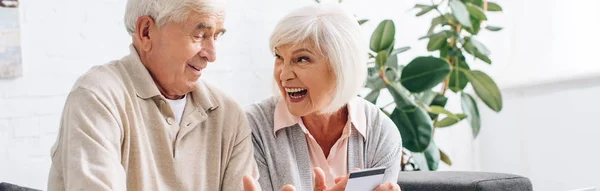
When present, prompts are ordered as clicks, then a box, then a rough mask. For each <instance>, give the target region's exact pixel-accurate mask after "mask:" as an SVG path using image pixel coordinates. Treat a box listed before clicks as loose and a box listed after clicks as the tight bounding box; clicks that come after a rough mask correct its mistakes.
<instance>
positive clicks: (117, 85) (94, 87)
mask: <svg viewBox="0 0 600 191" xmlns="http://www.w3.org/2000/svg"><path fill="white" fill-rule="evenodd" d="M119 62H120V61H118V60H115V61H111V62H109V63H106V64H103V65H96V66H93V67H92V68H90V69H89V70H88V71H87V72H85V73H84V74H83V75H81V76H80V77H79V78H78V79H77V81H76V82H75V84H74V85H73V88H72V89H73V90H75V89H86V90H88V91H90V92H92V93H94V94H102V93H110V92H113V93H114V92H122V91H126V88H125V82H126V80H125V79H124V78H126V74H124V73H125V72H124V70H123V68H122V67H120V66H119Z"/></svg>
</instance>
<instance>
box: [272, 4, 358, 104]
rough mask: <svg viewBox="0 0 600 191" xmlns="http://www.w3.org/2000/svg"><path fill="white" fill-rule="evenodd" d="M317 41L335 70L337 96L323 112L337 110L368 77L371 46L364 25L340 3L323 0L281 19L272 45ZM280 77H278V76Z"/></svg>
mask: <svg viewBox="0 0 600 191" xmlns="http://www.w3.org/2000/svg"><path fill="white" fill-rule="evenodd" d="M306 40H310V41H313V42H314V44H315V45H316V48H317V49H318V51H320V52H321V53H322V54H323V55H325V56H326V57H327V58H328V59H329V63H330V64H331V69H332V70H333V72H334V73H335V77H336V86H335V94H334V96H333V100H332V101H331V102H330V104H329V105H328V106H326V107H325V108H323V109H322V110H321V111H319V112H320V113H324V114H328V113H333V112H335V111H337V110H339V109H340V108H342V107H344V106H345V105H346V104H347V103H348V102H349V101H350V100H351V99H352V98H354V97H356V96H357V95H358V93H359V91H360V90H361V89H362V88H363V86H364V83H365V81H366V78H367V59H368V46H367V44H366V42H365V38H364V37H363V35H362V33H361V30H360V25H359V24H358V21H357V20H356V19H355V18H354V16H353V15H352V14H350V13H349V12H347V11H345V10H344V9H342V8H341V7H340V5H339V4H337V3H321V4H314V5H310V6H305V7H302V8H299V9H296V10H294V11H293V12H291V13H289V14H288V15H286V16H285V17H284V18H283V19H281V20H280V21H279V23H278V24H277V26H276V27H275V29H274V31H273V33H272V34H271V37H270V49H271V51H273V52H274V51H275V48H276V47H278V46H281V45H284V44H291V45H298V44H301V43H303V42H305V41H306ZM276 80H277V79H276Z"/></svg>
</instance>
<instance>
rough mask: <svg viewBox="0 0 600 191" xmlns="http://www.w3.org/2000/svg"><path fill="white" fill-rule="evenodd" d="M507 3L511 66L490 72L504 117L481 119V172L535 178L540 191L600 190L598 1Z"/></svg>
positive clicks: (508, 62) (489, 114) (487, 113)
mask: <svg viewBox="0 0 600 191" xmlns="http://www.w3.org/2000/svg"><path fill="white" fill-rule="evenodd" d="M509 2H510V3H509ZM509 2H506V3H508V4H509V5H510V6H509V7H505V8H506V9H511V10H510V11H511V14H510V16H509V17H512V18H511V19H509V20H507V24H509V25H508V26H510V27H511V28H510V29H509V30H506V31H505V32H508V31H510V32H508V33H509V34H508V35H510V38H508V40H509V42H508V45H509V46H506V47H504V48H502V47H500V48H499V49H500V51H501V52H505V53H506V56H507V57H506V58H501V59H505V60H506V63H503V64H502V65H497V64H494V68H493V70H494V71H493V72H492V74H494V76H495V77H496V78H497V79H498V81H499V83H500V85H501V87H502V89H503V94H504V110H503V111H502V112H501V113H499V114H498V113H494V112H491V111H490V110H484V111H483V112H482V118H483V120H484V123H483V124H484V126H483V128H482V131H481V136H480V138H478V141H479V154H478V155H479V157H480V165H481V166H480V170H482V171H494V172H506V173H515V174H520V175H524V176H527V177H530V178H531V180H532V182H533V185H534V188H535V190H548V191H559V190H571V189H576V188H587V187H596V188H597V189H598V188H600V176H599V175H598V172H600V163H598V161H600V153H599V152H598V151H597V150H598V148H597V145H600V142H599V141H598V139H597V138H598V135H600V129H599V127H600V125H598V122H597V118H596V117H597V113H598V112H597V109H596V108H597V107H598V105H600V102H599V101H598V99H597V97H598V94H600V64H599V62H598V61H597V59H596V57H597V54H598V53H597V51H598V48H597V45H598V43H600V39H599V38H595V37H592V36H593V35H594V34H596V33H597V32H598V30H600V25H599V24H598V23H600V13H598V12H597V11H596V10H595V8H597V7H598V6H599V5H600V1H596V0H578V1H569V2H567V1H560V0H553V1H547V0H527V1H509ZM503 3H505V2H503ZM506 3H505V4H506ZM508 11H509V10H507V13H508ZM491 49H492V50H498V48H495V47H492V48H491ZM496 59H498V57H492V60H496ZM480 104H481V103H480Z"/></svg>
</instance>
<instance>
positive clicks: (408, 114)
mask: <svg viewBox="0 0 600 191" xmlns="http://www.w3.org/2000/svg"><path fill="white" fill-rule="evenodd" d="M390 118H391V119H392V121H393V122H394V124H396V127H397V128H398V130H399V131H400V135H401V136H402V145H403V146H404V147H405V148H406V149H408V150H410V151H412V152H423V151H425V149H427V146H428V145H429V143H430V142H431V138H432V137H431V133H432V128H433V125H432V124H431V120H430V119H429V116H428V115H427V113H426V112H425V110H423V109H422V108H420V107H417V106H414V105H408V106H405V107H402V108H398V107H396V108H394V112H392V115H390Z"/></svg>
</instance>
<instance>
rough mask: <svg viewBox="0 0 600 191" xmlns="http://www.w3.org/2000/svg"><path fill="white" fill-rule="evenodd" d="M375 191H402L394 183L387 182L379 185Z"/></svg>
mask: <svg viewBox="0 0 600 191" xmlns="http://www.w3.org/2000/svg"><path fill="white" fill-rule="evenodd" d="M375 191H400V186H398V184H396V183H393V182H386V183H383V184H382V185H379V186H378V187H377V188H376V189H375Z"/></svg>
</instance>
